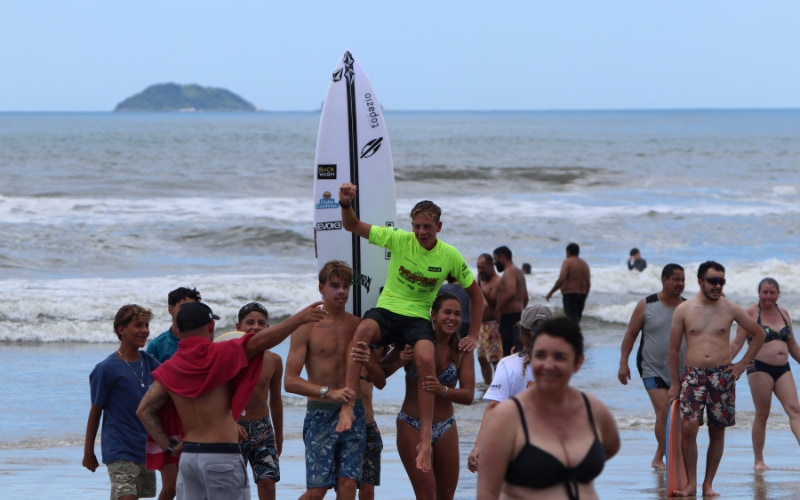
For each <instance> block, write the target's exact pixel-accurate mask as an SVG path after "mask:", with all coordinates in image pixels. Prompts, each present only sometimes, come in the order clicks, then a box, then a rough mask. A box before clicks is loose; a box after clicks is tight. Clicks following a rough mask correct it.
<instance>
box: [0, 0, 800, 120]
mask: <svg viewBox="0 0 800 500" xmlns="http://www.w3.org/2000/svg"><path fill="white" fill-rule="evenodd" d="M798 19H800V2H797V1H796V0H775V1H767V2H753V1H740V0H726V1H721V0H691V1H688V0H673V1H670V2H666V1H654V0H636V1H634V0H628V1H616V0H605V1H601V0H575V1H571V0H558V1H554V0H546V1H540V0H509V1H503V0H496V1H492V2H490V1H486V0H483V1H474V0H461V1H459V2H455V1H449V0H403V1H401V2H383V1H376V0H371V1H361V0H354V1H347V0H342V1H338V2H333V1H322V0H320V1H300V0H298V1H291V0H289V1H286V0H261V1H251V0H241V1H239V0H232V1H228V2H224V1H221V0H220V1H208V0H191V1H190V0H139V1H137V2H119V1H109V0H102V1H95V0H24V1H4V2H2V4H0V47H2V49H0V82H1V83H0V111H110V110H112V109H114V107H115V106H116V105H117V104H118V103H119V102H120V101H122V100H124V99H125V98H127V97H130V96H132V95H134V94H136V93H138V92H141V91H142V90H144V89H145V88H146V87H148V86H150V85H152V84H156V83H166V82H175V83H181V84H188V83H195V84H199V85H203V86H211V87H222V88H226V89H228V90H230V91H232V92H235V93H236V94H238V95H240V96H241V97H243V98H244V99H246V100H248V101H250V102H251V103H253V104H254V105H256V106H257V107H258V108H260V109H263V110H267V111H295V110H296V111H310V110H314V109H317V108H319V107H320V105H321V103H322V100H323V99H324V97H325V92H326V90H327V86H328V79H329V77H330V74H331V72H332V71H333V68H334V67H335V65H336V63H337V61H338V60H339V58H340V57H341V56H342V53H343V52H344V51H345V50H350V51H351V52H352V53H353V54H354V55H355V57H356V58H357V59H358V60H359V62H360V63H361V64H362V66H363V67H364V69H365V71H366V72H367V75H368V76H369V78H370V81H371V82H372V85H373V87H374V89H375V92H376V94H377V95H378V98H379V99H380V101H381V104H382V105H383V106H384V107H385V108H387V109H390V110H594V109H598V110H603V109H687V108H689V109H691V108H702V109H707V108H716V109H718V108H723V109H726V108H798V107H800V92H799V91H798V89H800V64H798V54H800V29H798V27H797V23H798Z"/></svg>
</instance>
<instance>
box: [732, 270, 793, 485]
mask: <svg viewBox="0 0 800 500" xmlns="http://www.w3.org/2000/svg"><path fill="white" fill-rule="evenodd" d="M780 295H781V289H780V285H778V282H777V281H776V280H775V279H774V278H764V279H762V280H761V282H759V284H758V303H757V304H753V305H752V306H750V307H748V308H747V309H746V310H745V311H746V312H747V314H748V315H749V316H750V317H751V318H753V319H755V320H756V323H758V324H759V325H761V328H762V329H763V330H764V334H765V335H766V339H765V340H764V345H762V346H761V349H759V350H758V353H757V354H756V357H755V358H754V359H753V362H752V363H751V364H750V365H749V366H748V367H747V381H748V382H749V384H750V394H751V395H752V396H753V405H754V406H755V408H756V416H755V419H753V429H752V431H751V434H752V440H753V455H754V457H755V465H754V466H753V468H754V469H755V470H757V471H764V470H767V469H769V467H768V466H767V464H766V463H765V462H764V441H765V440H766V434H767V419H768V418H769V411H770V406H771V405H772V394H773V393H774V394H775V396H777V397H778V401H780V402H781V405H783V410H784V411H785V412H786V415H787V416H788V417H789V427H791V429H792V434H794V437H795V439H796V440H797V442H798V444H800V402H798V399H797V387H796V386H795V383H794V377H792V371H791V367H790V366H789V356H791V357H792V358H794V360H795V361H797V362H798V363H800V346H798V345H797V339H795V337H794V332H793V330H792V317H791V316H790V315H789V311H787V310H786V309H784V308H782V307H779V306H778V297H780ZM740 338H741V337H739V336H737V337H736V339H737V340H739V339H740ZM747 341H748V342H750V341H751V339H750V338H748V339H747ZM741 348H742V344H738V343H737V344H736V345H734V347H733V355H734V356H736V354H737V353H738V352H739V350H740V349H741Z"/></svg>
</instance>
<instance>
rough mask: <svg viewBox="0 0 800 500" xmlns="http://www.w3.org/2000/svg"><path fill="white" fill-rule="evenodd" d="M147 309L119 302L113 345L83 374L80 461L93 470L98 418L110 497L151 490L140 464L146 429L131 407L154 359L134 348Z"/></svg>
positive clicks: (139, 344)
mask: <svg viewBox="0 0 800 500" xmlns="http://www.w3.org/2000/svg"><path fill="white" fill-rule="evenodd" d="M152 318H153V313H152V312H151V311H150V309H145V308H144V307H142V306H139V305H136V304H128V305H125V306H122V307H121V308H120V309H119V310H118V311H117V314H116V315H115V316H114V333H115V334H116V335H117V338H118V339H119V348H118V349H117V350H116V352H114V353H113V354H111V355H109V356H108V357H107V358H106V359H104V360H103V361H101V362H100V363H98V364H97V366H95V367H94V370H92V373H91V374H90V375H89V385H90V387H91V399H92V406H91V410H90V411H89V419H88V422H87V424H86V440H85V442H84V449H83V466H84V467H86V468H87V469H89V470H90V471H92V472H94V471H95V470H97V466H98V463H97V457H96V456H95V453H94V442H95V439H96V438H97V430H98V429H99V428H100V421H101V417H102V429H103V433H102V434H103V439H102V441H101V446H102V451H103V463H104V464H106V466H107V468H108V476H109V478H110V479H111V498H113V499H123V500H134V499H136V498H150V497H153V496H155V494H156V477H155V473H154V472H152V471H149V470H147V468H146V466H145V441H146V440H147V433H146V432H145V429H144V427H142V424H141V423H140V422H139V420H138V419H137V418H136V406H137V405H138V404H139V400H141V399H142V396H144V394H145V392H146V391H147V388H148V387H150V384H151V383H152V381H153V378H152V376H151V372H152V371H153V370H154V369H156V368H157V367H158V365H159V363H158V360H156V359H155V358H154V357H152V356H150V355H149V354H147V353H146V352H145V351H143V350H140V349H142V348H143V347H144V344H145V342H146V341H147V336H148V335H149V334H150V320H151V319H152Z"/></svg>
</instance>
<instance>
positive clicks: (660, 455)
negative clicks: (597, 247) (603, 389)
mask: <svg viewBox="0 0 800 500" xmlns="http://www.w3.org/2000/svg"><path fill="white" fill-rule="evenodd" d="M684 284H685V276H684V272H683V268H682V267H681V266H679V265H678V264H667V265H666V266H664V269H663V270H662V271H661V291H660V292H658V293H654V294H652V295H648V296H647V297H645V298H644V299H642V300H640V301H639V303H638V304H636V308H635V309H634V310H633V314H631V319H630V321H629V322H628V329H627V330H626V331H625V336H624V337H623V338H622V346H621V348H620V357H619V371H618V372H617V378H619V381H620V383H621V384H622V385H627V384H628V381H630V379H631V370H630V367H629V366H628V358H629V357H630V355H631V351H632V350H633V345H634V343H635V342H636V337H638V336H639V332H642V340H641V342H640V343H639V352H638V353H637V355H636V367H637V368H638V369H639V376H640V377H642V382H644V388H645V390H647V395H648V396H649V397H650V403H651V404H652V405H653V411H655V414H656V424H655V434H656V442H657V443H658V446H657V447H656V454H655V455H654V456H653V461H652V462H651V463H650V465H652V466H653V468H654V469H660V470H663V469H664V454H665V452H666V442H665V438H666V432H667V413H668V412H669V394H668V392H669V383H670V380H671V379H670V375H669V365H668V363H667V358H668V356H669V337H670V332H671V330H672V315H673V314H674V313H675V308H676V307H678V304H680V303H681V302H683V301H684V300H686V299H684V298H683V297H681V294H682V293H683V287H684ZM685 351H686V349H685V346H682V347H681V358H680V359H681V366H682V365H683V358H684V354H685Z"/></svg>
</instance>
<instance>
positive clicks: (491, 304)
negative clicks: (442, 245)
mask: <svg viewBox="0 0 800 500" xmlns="http://www.w3.org/2000/svg"><path fill="white" fill-rule="evenodd" d="M477 268H478V287H480V289H481V292H483V321H482V322H481V331H480V333H479V334H478V352H477V355H478V364H479V365H480V368H481V375H482V376H483V383H484V384H486V385H489V384H491V383H492V378H493V374H492V370H493V368H494V367H496V366H497V363H498V362H499V361H500V358H502V357H503V341H502V339H501V338H500V324H499V323H498V322H497V321H496V320H495V319H494V311H495V307H496V305H497V287H498V286H499V285H500V276H498V274H497V273H496V272H494V258H493V257H492V256H491V255H489V254H488V253H483V254H481V255H480V256H479V257H478V263H477Z"/></svg>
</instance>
